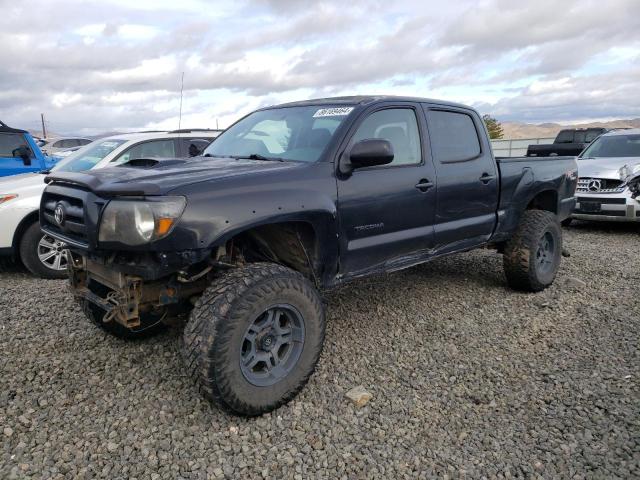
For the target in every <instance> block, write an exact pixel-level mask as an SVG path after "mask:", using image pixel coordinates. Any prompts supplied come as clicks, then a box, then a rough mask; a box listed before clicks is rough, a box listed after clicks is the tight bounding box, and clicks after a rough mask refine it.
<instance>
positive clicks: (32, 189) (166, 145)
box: [0, 131, 219, 278]
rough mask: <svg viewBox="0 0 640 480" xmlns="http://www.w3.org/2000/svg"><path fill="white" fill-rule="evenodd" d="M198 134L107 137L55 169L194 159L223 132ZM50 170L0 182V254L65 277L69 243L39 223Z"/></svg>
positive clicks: (51, 275) (42, 272)
mask: <svg viewBox="0 0 640 480" xmlns="http://www.w3.org/2000/svg"><path fill="white" fill-rule="evenodd" d="M193 132H194V133H171V132H169V133H167V132H157V133H132V134H123V135H115V136H112V137H107V138H102V139H100V140H96V141H94V142H92V143H91V144H89V145H86V146H85V147H83V148H82V149H81V150H79V151H78V152H76V153H74V154H72V155H70V156H68V157H67V158H65V159H63V160H60V161H59V162H58V163H57V164H56V165H55V166H54V167H53V168H52V169H51V171H52V172H57V173H60V172H81V171H84V170H90V169H93V168H102V167H106V166H111V165H119V164H121V163H125V162H128V161H130V160H134V159H138V158H158V157H189V156H193V155H191V154H192V153H194V152H195V150H197V154H200V153H202V149H203V148H204V147H206V146H207V145H209V143H210V142H211V140H213V139H214V138H215V137H216V136H217V135H218V134H219V131H193ZM190 152H191V153H190ZM0 161H1V160H0ZM39 170H42V168H40V169H39ZM47 173H49V171H48V170H44V171H42V172H41V173H30V174H25V175H18V176H14V177H11V178H8V179H3V180H0V225H2V228H1V229H0V254H4V255H13V256H15V257H18V258H20V260H21V261H22V263H23V264H24V265H25V266H26V267H27V268H28V269H29V270H30V271H31V272H32V273H33V274H35V275H38V276H40V277H43V278H63V277H64V276H65V270H66V268H67V254H66V249H65V245H64V243H63V242H60V241H58V240H55V239H53V238H52V237H50V236H49V235H44V234H43V233H42V232H41V231H40V225H39V223H38V206H39V204H40V196H41V195H42V191H43V190H44V188H45V186H46V185H45V183H44V178H45V176H46V174H47Z"/></svg>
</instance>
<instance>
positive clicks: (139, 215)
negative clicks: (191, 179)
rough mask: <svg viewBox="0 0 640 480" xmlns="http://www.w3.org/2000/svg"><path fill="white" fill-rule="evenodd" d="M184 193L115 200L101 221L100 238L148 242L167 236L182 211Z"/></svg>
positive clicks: (110, 240) (106, 240)
mask: <svg viewBox="0 0 640 480" xmlns="http://www.w3.org/2000/svg"><path fill="white" fill-rule="evenodd" d="M186 204H187V202H186V200H185V199H184V198H183V197H159V198H158V199H155V198H147V199H145V200H133V199H122V200H120V199H118V200H111V201H110V202H109V203H108V204H107V206H106V208H105V209H104V212H103V213H102V221H101V222H100V233H99V235H98V240H99V241H100V242H119V243H124V244H125V245H132V246H135V245H144V244H145V243H149V242H153V241H155V240H159V239H161V238H163V237H166V236H167V235H169V233H171V230H172V229H173V227H174V225H175V224H176V222H177V221H178V219H179V218H180V216H181V215H182V212H183V211H184V207H185V206H186Z"/></svg>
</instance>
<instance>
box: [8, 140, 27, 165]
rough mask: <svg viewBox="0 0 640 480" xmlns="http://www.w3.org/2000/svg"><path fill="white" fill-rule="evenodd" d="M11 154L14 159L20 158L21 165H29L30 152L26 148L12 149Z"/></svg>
mask: <svg viewBox="0 0 640 480" xmlns="http://www.w3.org/2000/svg"><path fill="white" fill-rule="evenodd" d="M12 153H13V156H14V157H20V158H22V163H24V164H25V165H26V166H30V165H31V150H29V148H28V147H27V146H25V145H20V146H19V147H18V148H16V149H14V150H13V152H12Z"/></svg>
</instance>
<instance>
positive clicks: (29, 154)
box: [0, 122, 55, 177]
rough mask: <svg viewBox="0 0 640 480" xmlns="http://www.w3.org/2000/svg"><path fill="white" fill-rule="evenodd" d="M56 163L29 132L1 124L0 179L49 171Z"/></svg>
mask: <svg viewBox="0 0 640 480" xmlns="http://www.w3.org/2000/svg"><path fill="white" fill-rule="evenodd" d="M54 163H55V160H54V159H51V158H49V157H47V156H45V155H44V154H43V153H42V151H41V150H40V148H39V147H38V145H37V144H36V142H35V140H34V139H33V137H32V136H31V135H30V134H29V132H27V131H26V130H20V129H17V128H11V127H9V126H8V125H7V124H5V123H3V122H0V177H6V176H10V175H18V174H20V173H28V172H37V171H39V170H45V169H49V168H51V167H52V166H53V165H54Z"/></svg>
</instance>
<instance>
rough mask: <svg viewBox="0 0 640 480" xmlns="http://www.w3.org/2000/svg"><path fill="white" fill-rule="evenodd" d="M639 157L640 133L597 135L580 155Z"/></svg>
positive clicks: (593, 156)
mask: <svg viewBox="0 0 640 480" xmlns="http://www.w3.org/2000/svg"><path fill="white" fill-rule="evenodd" d="M598 157H640V135H611V136H604V137H599V138H598V139H596V140H595V141H594V142H593V143H592V144H591V145H589V146H588V147H587V148H586V149H585V151H584V152H582V154H581V155H580V158H581V159H584V158H598Z"/></svg>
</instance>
